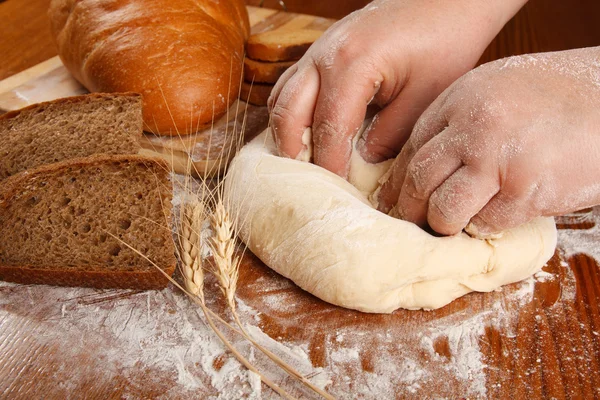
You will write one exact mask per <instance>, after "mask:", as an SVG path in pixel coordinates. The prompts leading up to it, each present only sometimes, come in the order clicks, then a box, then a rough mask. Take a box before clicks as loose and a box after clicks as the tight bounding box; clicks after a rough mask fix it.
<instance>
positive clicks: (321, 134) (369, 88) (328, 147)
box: [313, 66, 381, 177]
mask: <svg viewBox="0 0 600 400" xmlns="http://www.w3.org/2000/svg"><path fill="white" fill-rule="evenodd" d="M343 67H344V68H343V69H340V68H336V67H330V68H329V69H327V68H322V69H321V70H320V72H321V87H320V89H319V97H318V100H317V107H316V109H315V113H314V120H313V144H314V160H315V164H317V165H320V166H321V167H323V168H326V169H328V170H329V171H331V172H333V173H335V174H337V175H340V176H342V177H347V176H348V162H349V160H350V153H351V149H352V139H353V138H354V136H355V135H356V133H357V132H358V130H359V128H360V127H361V125H362V123H363V121H364V118H365V113H366V110H367V105H368V103H369V101H370V99H371V98H372V97H373V94H374V92H375V91H376V88H378V82H381V79H380V78H378V77H376V76H370V75H372V74H374V73H373V72H371V70H369V72H367V73H366V75H365V74H364V73H362V72H358V71H361V69H360V68H361V67H360V66H357V67H354V68H345V67H346V66H343Z"/></svg>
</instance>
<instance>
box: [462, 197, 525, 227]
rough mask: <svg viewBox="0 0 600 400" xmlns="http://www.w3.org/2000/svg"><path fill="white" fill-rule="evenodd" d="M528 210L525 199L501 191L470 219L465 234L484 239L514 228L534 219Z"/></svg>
mask: <svg viewBox="0 0 600 400" xmlns="http://www.w3.org/2000/svg"><path fill="white" fill-rule="evenodd" d="M529 210H530V207H529V206H528V204H527V200H526V199H523V198H520V197H517V196H513V195H510V194H508V193H507V191H502V190H501V191H500V192H498V194H497V195H496V196H494V197H493V198H492V199H491V200H490V201H489V202H488V203H487V204H486V205H485V207H483V208H482V209H481V211H479V213H477V215H475V216H474V217H473V218H471V221H470V222H469V224H468V228H469V229H468V230H467V232H469V233H470V234H472V235H473V236H477V237H486V236H490V235H493V234H495V233H499V232H501V231H504V230H506V229H510V228H514V227H516V226H519V225H521V224H524V223H526V222H529V221H530V220H531V219H532V218H533V217H534V215H532V214H531V213H530V211H529Z"/></svg>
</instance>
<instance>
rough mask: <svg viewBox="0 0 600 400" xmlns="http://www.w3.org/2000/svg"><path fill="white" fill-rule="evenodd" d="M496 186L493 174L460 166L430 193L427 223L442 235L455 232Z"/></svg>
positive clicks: (473, 213)
mask: <svg viewBox="0 0 600 400" xmlns="http://www.w3.org/2000/svg"><path fill="white" fill-rule="evenodd" d="M499 189H500V183H499V182H498V179H497V177H495V176H494V175H493V174H488V173H485V172H484V171H481V170H480V169H477V168H475V167H474V166H469V165H465V166H462V167H461V168H460V169H458V170H457V171H456V172H455V173H454V174H452V175H451V176H450V177H449V178H448V179H446V180H445V181H444V182H443V183H442V184H441V185H440V186H439V187H438V188H437V189H436V190H435V191H434V192H433V193H432V194H431V197H430V198H429V206H428V210H427V222H428V223H429V226H430V227H431V228H432V229H433V230H434V231H436V232H438V233H441V234H443V235H454V234H456V233H459V232H460V231H462V230H463V229H464V228H465V226H467V224H468V223H469V220H470V219H471V218H472V217H473V216H474V215H476V214H477V213H478V212H479V211H480V210H481V209H482V208H483V207H484V206H485V205H486V204H487V203H488V202H489V201H490V199H491V198H492V197H494V195H495V194H496V193H497V192H498V190H499Z"/></svg>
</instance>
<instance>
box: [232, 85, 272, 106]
mask: <svg viewBox="0 0 600 400" xmlns="http://www.w3.org/2000/svg"><path fill="white" fill-rule="evenodd" d="M271 90H273V85H267V84H263V83H248V82H242V87H241V88H240V99H241V100H243V101H245V102H247V103H250V104H254V105H255V106H266V105H267V100H269V96H270V95H271Z"/></svg>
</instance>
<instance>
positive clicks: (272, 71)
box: [244, 58, 296, 84]
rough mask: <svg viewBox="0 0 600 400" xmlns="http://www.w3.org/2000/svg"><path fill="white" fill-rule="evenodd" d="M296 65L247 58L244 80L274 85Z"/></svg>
mask: <svg viewBox="0 0 600 400" xmlns="http://www.w3.org/2000/svg"><path fill="white" fill-rule="evenodd" d="M295 63H296V62H295V61H278V62H264V61H255V60H252V59H250V58H246V59H244V80H245V81H247V82H257V83H271V84H274V83H277V79H279V77H280V76H281V75H283V73H284V72H285V71H286V70H287V69H288V68H289V67H291V66H292V65H294V64H295Z"/></svg>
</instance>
